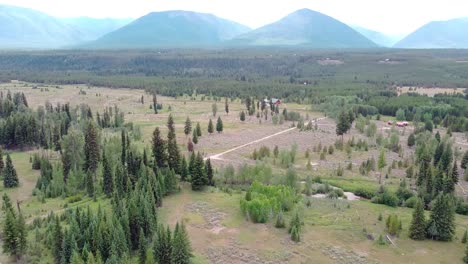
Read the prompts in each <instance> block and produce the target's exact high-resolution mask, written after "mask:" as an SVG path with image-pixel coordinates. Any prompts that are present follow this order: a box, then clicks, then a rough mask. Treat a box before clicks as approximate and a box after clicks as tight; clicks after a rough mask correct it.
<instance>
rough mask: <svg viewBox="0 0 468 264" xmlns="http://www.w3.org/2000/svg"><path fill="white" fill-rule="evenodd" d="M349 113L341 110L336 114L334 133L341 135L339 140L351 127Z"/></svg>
mask: <svg viewBox="0 0 468 264" xmlns="http://www.w3.org/2000/svg"><path fill="white" fill-rule="evenodd" d="M349 117H350V115H349V113H347V112H345V111H343V112H341V113H340V115H339V116H338V120H337V124H336V135H338V136H341V141H343V137H344V134H346V133H347V132H348V130H349V129H350V128H351V124H352V122H351V123H350V119H349Z"/></svg>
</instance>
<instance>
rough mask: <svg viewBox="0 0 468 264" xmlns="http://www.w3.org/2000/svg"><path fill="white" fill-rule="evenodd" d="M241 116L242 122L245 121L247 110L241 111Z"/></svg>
mask: <svg viewBox="0 0 468 264" xmlns="http://www.w3.org/2000/svg"><path fill="white" fill-rule="evenodd" d="M239 118H240V121H242V122H244V121H245V112H244V111H241V113H240V116H239Z"/></svg>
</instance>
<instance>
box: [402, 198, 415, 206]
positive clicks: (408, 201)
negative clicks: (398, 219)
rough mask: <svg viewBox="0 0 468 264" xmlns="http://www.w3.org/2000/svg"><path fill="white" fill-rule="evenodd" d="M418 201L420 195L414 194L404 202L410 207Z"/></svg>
mask: <svg viewBox="0 0 468 264" xmlns="http://www.w3.org/2000/svg"><path fill="white" fill-rule="evenodd" d="M417 201H418V197H416V196H413V197H410V198H408V199H407V200H406V201H405V202H404V204H403V205H404V206H405V207H408V208H414V206H415V205H416V202H417Z"/></svg>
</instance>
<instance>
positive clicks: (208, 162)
mask: <svg viewBox="0 0 468 264" xmlns="http://www.w3.org/2000/svg"><path fill="white" fill-rule="evenodd" d="M205 174H206V178H207V185H209V186H214V179H213V167H211V160H210V159H207V160H206V162H205Z"/></svg>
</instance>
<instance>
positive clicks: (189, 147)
mask: <svg viewBox="0 0 468 264" xmlns="http://www.w3.org/2000/svg"><path fill="white" fill-rule="evenodd" d="M193 147H194V146H193V142H192V140H191V139H190V138H189V140H188V142H187V151H188V152H193Z"/></svg>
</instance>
